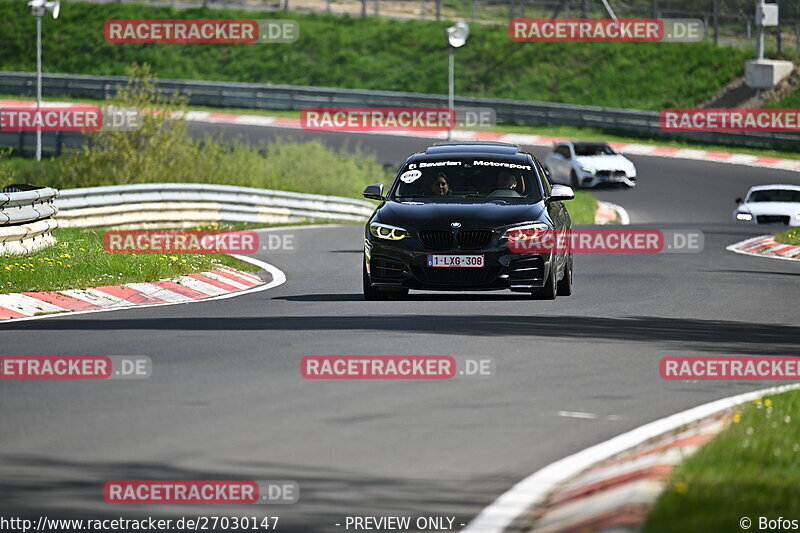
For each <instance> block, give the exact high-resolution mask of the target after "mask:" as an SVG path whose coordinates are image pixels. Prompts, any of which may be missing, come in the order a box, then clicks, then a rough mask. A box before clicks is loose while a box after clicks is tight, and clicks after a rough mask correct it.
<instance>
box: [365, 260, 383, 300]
mask: <svg viewBox="0 0 800 533" xmlns="http://www.w3.org/2000/svg"><path fill="white" fill-rule="evenodd" d="M361 268H362V284H363V290H364V299H365V300H369V301H374V300H386V299H387V295H386V293H385V292H384V291H382V290H380V289H376V288H375V287H373V286H372V283H370V281H369V274H367V264H366V262H363V263H362V267H361Z"/></svg>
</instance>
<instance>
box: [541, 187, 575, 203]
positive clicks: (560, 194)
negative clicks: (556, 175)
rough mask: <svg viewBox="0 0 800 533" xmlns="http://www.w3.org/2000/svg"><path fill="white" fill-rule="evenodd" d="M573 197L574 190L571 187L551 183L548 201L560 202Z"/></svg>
mask: <svg viewBox="0 0 800 533" xmlns="http://www.w3.org/2000/svg"><path fill="white" fill-rule="evenodd" d="M573 198H575V192H574V191H573V190H572V188H571V187H567V186H566V185H553V189H552V190H551V191H550V196H549V197H548V198H547V201H548V202H561V201H564V200H572V199H573Z"/></svg>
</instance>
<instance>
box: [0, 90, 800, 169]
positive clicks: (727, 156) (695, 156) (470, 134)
mask: <svg viewBox="0 0 800 533" xmlns="http://www.w3.org/2000/svg"><path fill="white" fill-rule="evenodd" d="M24 105H36V104H35V102H30V101H27V100H0V107H2V106H24ZM47 105H48V106H50V107H54V106H60V107H69V106H73V105H80V104H73V103H69V102H48V103H47ZM84 105H85V104H84ZM185 118H186V120H188V121H190V122H207V123H214V124H241V125H247V126H264V127H271V128H289V129H302V128H301V125H300V119H299V118H281V117H269V116H262V115H239V114H232V113H214V112H211V111H187V112H186V113H185ZM359 133H373V134H377V135H398V136H402V137H424V138H432V139H442V140H445V139H447V133H446V132H425V131H371V132H359ZM451 139H452V140H455V141H500V142H508V143H513V144H522V145H527V146H551V145H552V144H553V143H557V142H561V141H566V140H570V139H569V138H567V137H550V136H547V135H527V134H517V133H492V132H481V131H461V130H456V131H453V132H452V135H451ZM609 144H611V146H613V147H614V148H615V149H616V150H621V151H624V152H625V153H627V154H634V155H646V156H655V157H669V158H675V159H691V160H697V161H713V162H717V163H730V164H733V165H746V166H752V167H760V168H775V169H781V170H791V171H795V172H800V160H798V159H780V158H776V157H765V156H757V155H748V154H736V153H730V152H718V151H708V150H695V149H691V148H675V147H671V146H655V145H650V144H638V143H614V142H612V143H609Z"/></svg>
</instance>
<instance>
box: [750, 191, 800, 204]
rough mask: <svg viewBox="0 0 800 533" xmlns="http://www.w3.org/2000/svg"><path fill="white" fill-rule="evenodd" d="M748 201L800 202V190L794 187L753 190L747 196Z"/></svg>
mask: <svg viewBox="0 0 800 533" xmlns="http://www.w3.org/2000/svg"><path fill="white" fill-rule="evenodd" d="M747 201H748V202H800V191H794V190H792V189H769V190H765V191H753V192H751V193H750V196H748V197H747Z"/></svg>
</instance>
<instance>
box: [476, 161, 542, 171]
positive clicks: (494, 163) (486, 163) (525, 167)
mask: <svg viewBox="0 0 800 533" xmlns="http://www.w3.org/2000/svg"><path fill="white" fill-rule="evenodd" d="M472 164H473V165H475V166H485V167H505V168H520V169H522V170H531V167H530V165H517V164H516V163H501V162H499V161H473V162H472Z"/></svg>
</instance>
